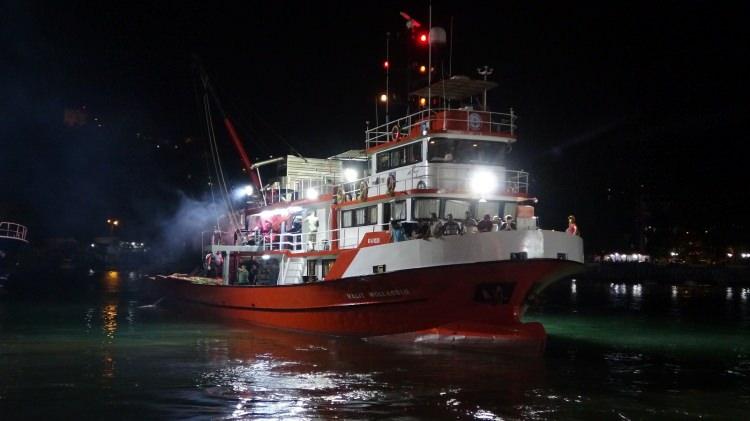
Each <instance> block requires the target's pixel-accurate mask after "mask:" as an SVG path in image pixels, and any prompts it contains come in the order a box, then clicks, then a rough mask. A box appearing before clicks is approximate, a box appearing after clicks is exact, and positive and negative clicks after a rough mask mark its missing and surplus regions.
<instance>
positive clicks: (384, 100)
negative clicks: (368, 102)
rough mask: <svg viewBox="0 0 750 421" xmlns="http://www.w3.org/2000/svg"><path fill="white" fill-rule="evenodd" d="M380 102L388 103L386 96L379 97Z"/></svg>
mask: <svg viewBox="0 0 750 421" xmlns="http://www.w3.org/2000/svg"><path fill="white" fill-rule="evenodd" d="M380 102H388V95H386V94H382V95H380Z"/></svg>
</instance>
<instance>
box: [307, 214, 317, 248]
mask: <svg viewBox="0 0 750 421" xmlns="http://www.w3.org/2000/svg"><path fill="white" fill-rule="evenodd" d="M305 222H306V223H307V243H308V249H309V250H315V243H316V242H317V236H318V225H319V222H320V221H319V220H318V217H317V216H316V215H315V212H312V213H310V214H309V215H307V217H306V218H305Z"/></svg>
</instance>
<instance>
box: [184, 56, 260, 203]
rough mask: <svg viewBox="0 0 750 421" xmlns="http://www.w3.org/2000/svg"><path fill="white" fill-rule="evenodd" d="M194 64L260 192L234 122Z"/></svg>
mask: <svg viewBox="0 0 750 421" xmlns="http://www.w3.org/2000/svg"><path fill="white" fill-rule="evenodd" d="M196 66H197V67H198V72H199V73H200V77H201V81H202V83H203V88H204V89H205V90H206V92H208V94H209V95H210V96H211V98H213V100H214V102H215V103H216V106H217V107H219V112H221V117H222V119H223V122H224V127H225V128H226V129H227V132H228V133H229V138H230V139H232V144H234V148H235V149H236V150H237V153H238V154H239V155H240V159H241V160H242V166H243V168H244V169H245V172H246V173H247V174H248V175H249V176H250V180H251V182H252V184H253V188H255V191H257V192H260V191H261V189H262V187H263V186H261V184H260V178H259V177H258V174H257V173H256V172H255V171H253V169H252V166H253V164H252V162H251V161H250V158H249V157H248V155H247V151H245V147H244V146H242V140H241V139H240V137H239V135H238V134H237V130H236V129H235V128H234V124H232V120H231V119H230V118H229V116H228V115H227V113H226V112H225V111H224V107H223V106H222V105H221V101H220V100H219V96H218V95H217V94H216V91H215V90H214V88H213V86H212V85H211V81H210V80H209V79H208V75H207V74H206V72H205V71H204V70H203V67H202V66H201V65H200V63H197V64H196Z"/></svg>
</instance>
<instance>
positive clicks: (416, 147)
mask: <svg viewBox="0 0 750 421" xmlns="http://www.w3.org/2000/svg"><path fill="white" fill-rule="evenodd" d="M421 161H422V142H417V143H412V144H410V145H406V146H402V147H400V148H395V149H391V150H388V151H384V152H380V153H379V154H377V157H376V170H377V172H383V171H388V170H391V169H394V168H398V167H403V166H404V165H410V164H416V163H418V162H421Z"/></svg>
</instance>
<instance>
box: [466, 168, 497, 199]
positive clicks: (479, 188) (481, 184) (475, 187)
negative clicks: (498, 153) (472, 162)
mask: <svg viewBox="0 0 750 421" xmlns="http://www.w3.org/2000/svg"><path fill="white" fill-rule="evenodd" d="M470 187H471V190H472V191H473V192H474V193H476V194H479V195H481V196H482V197H484V195H486V194H487V193H492V192H493V191H494V190H495V189H496V188H497V176H495V174H492V173H491V172H489V171H478V172H476V173H474V175H472V176H471V179H470Z"/></svg>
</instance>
